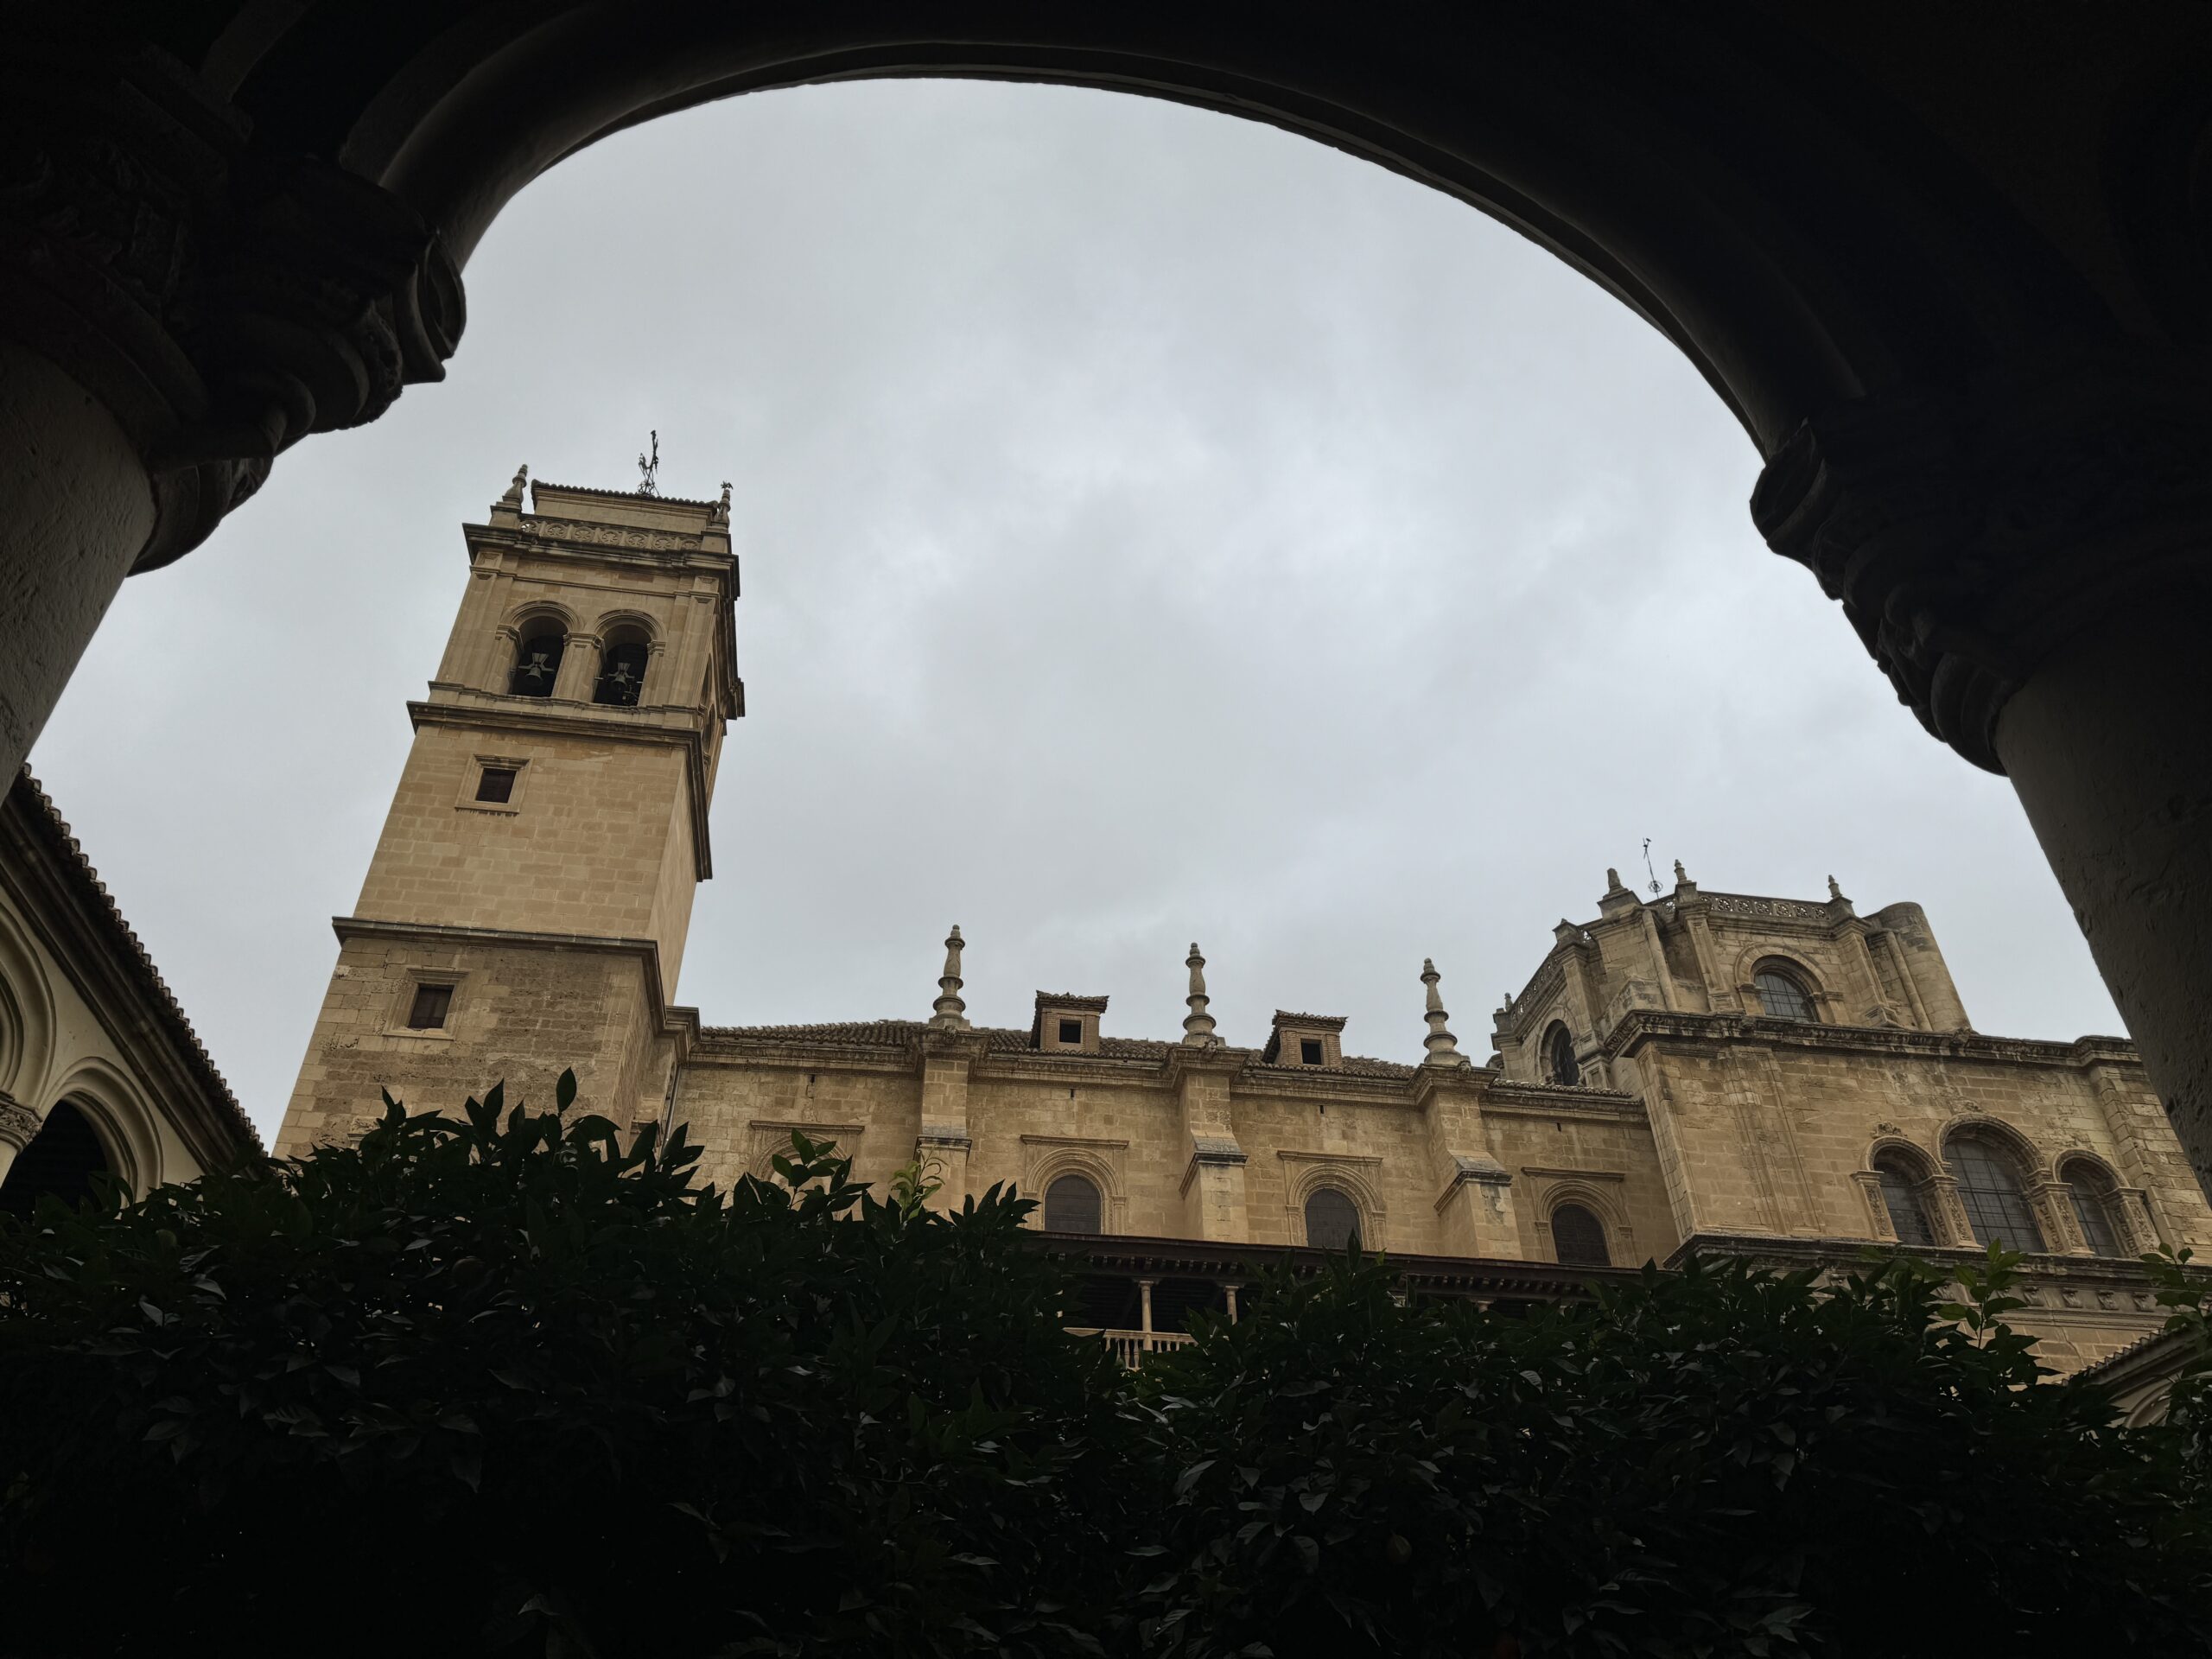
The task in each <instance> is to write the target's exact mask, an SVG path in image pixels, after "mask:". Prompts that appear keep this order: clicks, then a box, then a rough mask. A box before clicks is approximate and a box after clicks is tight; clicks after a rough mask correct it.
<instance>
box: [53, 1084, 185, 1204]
mask: <svg viewBox="0 0 2212 1659" xmlns="http://www.w3.org/2000/svg"><path fill="white" fill-rule="evenodd" d="M65 1100H66V1101H67V1102H68V1103H70V1104H71V1105H72V1106H73V1107H75V1108H76V1109H77V1110H78V1111H79V1112H81V1113H82V1114H83V1115H84V1116H85V1119H86V1122H89V1123H90V1124H91V1125H92V1133H93V1134H94V1135H97V1136H99V1141H100V1145H101V1147H102V1149H103V1150H105V1153H106V1154H107V1160H108V1168H109V1169H110V1170H111V1171H112V1172H113V1173H114V1174H115V1175H116V1177H117V1178H118V1179H120V1180H121V1181H122V1182H123V1183H124V1185H126V1186H128V1187H129V1188H130V1192H131V1193H132V1195H133V1196H134V1197H137V1198H143V1197H144V1196H145V1195H146V1194H147V1193H148V1192H151V1191H152V1190H153V1189H154V1188H155V1187H156V1186H159V1185H161V1184H162V1181H164V1180H165V1179H168V1173H167V1171H166V1170H165V1168H164V1166H163V1160H162V1134H161V1115H160V1113H159V1111H158V1110H157V1109H156V1107H155V1104H154V1103H153V1102H152V1101H150V1100H149V1099H148V1098H147V1096H146V1095H145V1094H144V1092H143V1090H140V1089H139V1087H138V1086H137V1084H135V1083H134V1082H133V1081H132V1080H131V1079H130V1077H129V1076H128V1075H126V1074H125V1073H124V1071H121V1070H120V1069H119V1068H118V1067H117V1066H115V1065H111V1064H110V1063H109V1062H108V1061H106V1060H105V1059H101V1058H86V1059H82V1060H79V1062H78V1063H77V1064H76V1065H73V1066H72V1067H70V1068H69V1070H68V1071H67V1073H65V1074H64V1075H63V1077H62V1078H61V1080H60V1082H59V1083H58V1084H55V1085H54V1087H53V1088H52V1089H51V1090H48V1096H47V1098H46V1100H45V1101H44V1103H42V1104H41V1107H40V1109H39V1116H41V1117H44V1116H47V1115H48V1113H50V1112H51V1111H52V1110H53V1109H54V1107H55V1106H56V1105H58V1104H59V1103H61V1102H62V1101H65Z"/></svg>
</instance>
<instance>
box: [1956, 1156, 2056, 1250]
mask: <svg viewBox="0 0 2212 1659" xmlns="http://www.w3.org/2000/svg"><path fill="white" fill-rule="evenodd" d="M1946 1156H1947V1158H1948V1160H1949V1163H1950V1166H1951V1173H1953V1174H1954V1175H1955V1176H1957V1177H1958V1179H1959V1198H1960V1200H1961V1202H1962V1203H1964V1204H1965V1205H1966V1210H1967V1225H1968V1226H1970V1227H1972V1228H1973V1229H1974V1242H1975V1243H1980V1244H1990V1243H1997V1244H2002V1245H2003V1246H2004V1247H2005V1249H2008V1250H2040V1249H2043V1248H2044V1242H2043V1229H2041V1228H2040V1227H2038V1226H2037V1225H2036V1212H2035V1211H2034V1210H2033V1209H2032V1208H2031V1206H2030V1205H2029V1203H2028V1198H2027V1194H2026V1193H2024V1192H2022V1191H2021V1190H2020V1171H2019V1166H2018V1163H2017V1162H2015V1161H2014V1160H2013V1157H2012V1153H2011V1152H2010V1151H2009V1150H2008V1149H2007V1148H2005V1147H2003V1146H2000V1145H1999V1144H1998V1142H1997V1141H1994V1140H1993V1139H1991V1138H1990V1137H1989V1136H1987V1135H1976V1134H1974V1133H1971V1132H1969V1133H1967V1134H1964V1135H1953V1136H1952V1137H1951V1144H1950V1146H1949V1147H1948V1148H1946Z"/></svg>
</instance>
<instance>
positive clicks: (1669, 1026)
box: [1599, 1008, 2140, 1068]
mask: <svg viewBox="0 0 2212 1659" xmlns="http://www.w3.org/2000/svg"><path fill="white" fill-rule="evenodd" d="M1670 1040H1671V1041H1690V1042H1705V1043H1758V1044H1759V1045H1760V1046H1764V1047H1770V1048H1824V1049H1837V1050H1842V1051H1845V1052H1853V1053H1862V1054H1909V1055H1918V1056H1924V1057H1928V1058H1948V1059H1968V1060H1993V1061H2002V1062H2006V1063H2010V1064H2012V1065H2050V1066H2067V1067H2073V1068H2079V1067H2081V1066H2084V1065H2092V1064H2105V1065H2139V1064H2140V1062H2139V1060H2138V1059H2137V1058H2136V1055H2135V1050H2134V1046H2133V1044H2129V1043H2126V1042H2123V1041H2122V1040H2121V1039H2118V1038H2112V1037H2083V1038H2079V1039H2075V1040H2074V1041H2072V1042H2065V1043H2058V1042H2044V1041H2039V1040H2037V1039H2033V1038H2024V1037H1987V1036H1984V1035H1983V1034H1982V1033H1980V1032H1977V1031H1914V1030H1910V1029H1907V1028H1905V1027H1897V1026H1831V1025H1814V1024H1808V1023H1807V1022H1805V1021H1803V1020H1769V1019H1766V1018H1765V1017H1764V1016H1762V1015H1758V1014H1692V1013H1688V1012H1680V1011H1677V1012H1669V1011H1667V1010H1664V1009H1659V1008H1635V1009H1631V1010H1630V1012H1629V1013H1627V1014H1623V1015H1622V1016H1621V1018H1620V1020H1618V1022H1616V1024H1615V1025H1614V1027H1613V1028H1612V1029H1611V1031H1610V1032H1608V1033H1606V1034H1605V1039H1604V1041H1603V1042H1602V1043H1601V1044H1600V1045H1599V1047H1600V1049H1601V1051H1602V1052H1604V1053H1605V1056H1606V1057H1607V1058H1621V1057H1624V1056H1633V1055H1634V1054H1635V1053H1636V1052H1637V1050H1639V1049H1641V1048H1643V1047H1644V1046H1647V1045H1649V1044H1651V1043H1655V1042H1666V1041H1670Z"/></svg>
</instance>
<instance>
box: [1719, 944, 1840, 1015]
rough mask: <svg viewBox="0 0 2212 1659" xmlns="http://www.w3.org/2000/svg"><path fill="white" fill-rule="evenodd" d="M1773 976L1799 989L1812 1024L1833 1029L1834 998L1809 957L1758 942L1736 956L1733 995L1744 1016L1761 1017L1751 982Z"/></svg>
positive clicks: (1788, 948) (1756, 992) (1784, 946)
mask: <svg viewBox="0 0 2212 1659" xmlns="http://www.w3.org/2000/svg"><path fill="white" fill-rule="evenodd" d="M1770 971H1771V972H1776V973H1779V974H1781V975H1783V976H1784V977H1785V978H1789V979H1793V980H1796V982H1798V984H1799V985H1800V986H1801V987H1802V988H1803V989H1804V992H1805V995H1806V996H1807V997H1808V999H1809V1000H1810V1001H1811V1002H1812V1005H1813V1019H1812V1023H1813V1024H1815V1025H1833V1024H1834V1023H1835V1022H1834V1018H1833V1012H1834V1001H1835V999H1834V995H1833V994H1832V993H1831V992H1830V991H1829V989H1828V987H1827V976H1826V975H1825V974H1823V973H1822V972H1821V970H1820V969H1818V968H1816V967H1815V966H1814V965H1813V963H1812V961H1811V959H1810V958H1809V957H1806V956H1805V955H1804V953H1803V952H1802V951H1799V950H1795V949H1793V948H1791V947H1790V946H1789V945H1787V944H1776V943H1775V942H1774V941H1772V940H1770V939H1762V940H1759V941H1758V942H1757V943H1755V944H1748V945H1745V947H1744V948H1743V950H1739V951H1738V952H1737V955H1736V991H1737V995H1738V996H1739V997H1740V998H1741V999H1742V1000H1743V1004H1744V1011H1745V1013H1746V1014H1764V1004H1763V1003H1762V1002H1761V1001H1760V1000H1759V994H1758V987H1757V985H1756V984H1755V983H1754V982H1755V981H1756V980H1757V979H1758V976H1759V975H1760V974H1762V973H1766V972H1770Z"/></svg>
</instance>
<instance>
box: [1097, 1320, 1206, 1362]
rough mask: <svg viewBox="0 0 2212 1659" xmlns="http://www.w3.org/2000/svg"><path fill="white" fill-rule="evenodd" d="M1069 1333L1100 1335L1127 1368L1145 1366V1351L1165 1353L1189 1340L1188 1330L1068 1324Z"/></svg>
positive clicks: (1190, 1338)
mask: <svg viewBox="0 0 2212 1659" xmlns="http://www.w3.org/2000/svg"><path fill="white" fill-rule="evenodd" d="M1068 1334H1069V1335H1070V1336H1071V1337H1101V1338H1104V1339H1105V1343H1106V1345H1107V1346H1108V1347H1109V1348H1111V1349H1112V1350H1113V1351H1114V1357H1115V1358H1116V1359H1118V1360H1120V1361H1121V1362H1122V1364H1123V1365H1125V1366H1127V1367H1128V1369H1129V1370H1133V1371H1137V1370H1143V1369H1144V1357H1145V1356H1146V1355H1147V1354H1164V1353H1166V1351H1168V1350H1169V1349H1170V1348H1180V1347H1183V1346H1184V1345H1185V1344H1188V1343H1189V1342H1191V1341H1192V1337H1191V1334H1190V1333H1189V1332H1187V1331H1108V1330H1104V1329H1103V1328H1101V1327H1099V1326H1097V1325H1070V1326H1069V1327H1068Z"/></svg>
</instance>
